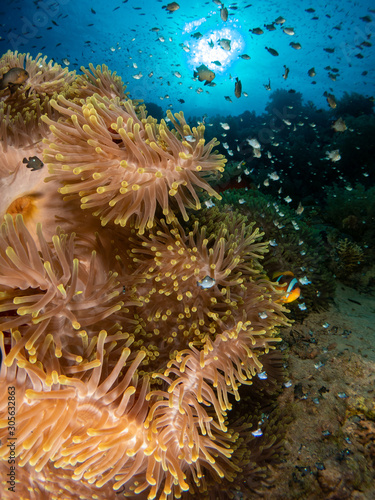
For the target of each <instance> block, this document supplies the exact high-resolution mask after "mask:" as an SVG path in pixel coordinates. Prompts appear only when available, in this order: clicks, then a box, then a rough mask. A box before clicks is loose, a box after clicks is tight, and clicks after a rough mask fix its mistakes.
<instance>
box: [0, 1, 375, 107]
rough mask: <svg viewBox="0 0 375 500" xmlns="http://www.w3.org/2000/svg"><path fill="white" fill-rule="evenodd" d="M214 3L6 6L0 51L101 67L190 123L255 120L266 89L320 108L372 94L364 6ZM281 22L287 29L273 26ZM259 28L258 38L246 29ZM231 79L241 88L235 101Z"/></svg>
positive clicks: (370, 30) (374, 62) (373, 29)
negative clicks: (206, 75)
mask: <svg viewBox="0 0 375 500" xmlns="http://www.w3.org/2000/svg"><path fill="white" fill-rule="evenodd" d="M219 4H220V2H219V1H206V2H202V1H180V2H179V8H178V9H177V10H175V11H174V12H170V11H169V10H168V9H167V8H163V6H166V5H167V2H165V1H164V0H163V1H162V0H147V1H143V2H140V1H136V0H125V1H121V0H111V1H107V2H103V1H99V0H92V1H89V2H88V1H86V0H81V1H80V2H75V1H73V0H57V1H56V0H40V1H39V0H35V1H33V2H26V1H20V0H13V1H9V2H8V4H7V7H5V6H4V5H3V6H2V8H1V11H0V24H1V40H0V51H1V53H5V52H6V51H7V50H8V49H10V50H13V51H15V50H17V51H19V52H21V53H23V52H29V53H30V54H31V55H32V56H33V57H35V56H36V55H37V54H38V53H43V55H47V59H48V60H49V59H53V60H54V61H56V62H58V63H60V64H61V65H63V66H64V65H68V66H69V69H76V70H77V71H79V68H80V67H81V66H85V67H87V66H88V64H89V63H93V64H94V65H97V64H106V65H107V66H108V67H109V68H110V69H111V70H112V71H116V72H117V73H118V74H119V75H120V76H121V77H122V79H123V81H124V82H125V83H126V84H127V87H128V88H127V90H128V91H129V92H130V95H131V97H133V98H137V99H143V100H144V101H145V102H150V101H152V102H154V103H156V104H158V105H159V106H161V107H162V108H163V110H164V111H165V110H166V109H167V108H171V109H172V110H173V111H180V110H183V111H184V112H185V114H186V115H187V116H189V115H194V116H200V115H203V114H208V115H212V114H216V113H218V112H220V113H221V114H222V115H228V114H231V115H238V114H240V113H243V112H244V111H245V110H250V111H255V112H257V113H261V112H263V111H264V107H265V105H266V103H267V100H268V98H269V95H270V90H267V88H266V86H267V85H268V86H269V87H270V89H271V91H274V90H276V89H285V90H288V91H294V90H295V91H298V92H301V93H302V94H303V98H304V100H305V102H308V101H312V102H313V103H314V104H315V105H316V106H317V107H322V108H325V109H326V108H327V107H328V105H327V102H326V99H325V97H324V95H323V94H324V93H325V92H327V93H332V94H334V95H335V97H336V98H337V99H339V98H340V97H341V96H342V95H343V93H344V92H345V91H347V92H357V93H360V94H363V95H365V96H368V97H371V96H373V95H374V94H375V78H374V72H375V51H374V47H373V46H372V36H373V35H374V33H375V6H374V4H373V2H372V1H371V0H360V1H353V0H346V1H342V2H327V1H326V0H324V1H323V0H315V1H314V2H312V1H307V0H305V1H300V2H293V1H290V0H289V1H283V2H280V1H267V2H264V1H262V2H260V1H254V0H253V1H252V2H251V0H249V1H238V2H232V3H225V4H221V5H219ZM224 7H225V8H227V10H228V18H227V20H226V21H224V20H222V17H225V16H221V9H222V8H224ZM279 17H282V18H284V19H285V22H283V23H282V24H278V23H275V20H276V19H277V18H279ZM265 25H267V26H268V27H266V26H265ZM272 26H273V27H274V28H275V29H273V28H272ZM256 28H261V30H262V31H263V33H262V34H255V33H254V32H252V31H249V30H254V29H256ZM285 28H289V30H285ZM290 28H292V30H290ZM284 30H285V31H289V34H287V33H286V32H285V31H284ZM290 33H294V34H290ZM222 39H225V40H229V41H230V50H225V49H224V48H222V47H221V46H220V43H219V40H222ZM291 43H295V44H300V46H301V48H300V49H298V48H293V47H292V46H291V45H290V44H291ZM266 47H268V48H269V49H273V50H274V51H276V53H278V55H272V53H270V52H269V51H268V50H267V49H266ZM271 52H272V51H271ZM244 54H246V55H248V56H249V57H250V59H247V58H246V59H245V58H242V57H240V56H241V55H244ZM202 64H204V65H206V66H207V67H208V68H209V69H210V70H212V71H214V73H215V78H214V80H213V82H212V83H213V84H215V86H209V85H204V81H202V82H200V81H198V80H197V79H196V78H195V79H194V71H195V70H196V68H197V67H199V66H200V65H202ZM312 68H314V70H315V71H314V72H315V73H316V75H315V76H313V77H311V76H309V75H308V71H309V70H311V69H312ZM287 70H288V74H287V75H286V71H287ZM285 76H287V78H285ZM236 78H238V79H239V80H240V81H241V83H242V95H241V97H239V98H237V97H236V96H235V94H234V89H235V80H236Z"/></svg>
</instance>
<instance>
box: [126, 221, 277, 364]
mask: <svg viewBox="0 0 375 500" xmlns="http://www.w3.org/2000/svg"><path fill="white" fill-rule="evenodd" d="M243 219H244V220H241V219H239V220H238V222H236V220H235V218H232V219H231V220H229V218H227V220H226V221H221V223H220V222H218V223H217V224H216V231H214V232H210V231H209V230H208V229H207V228H206V227H204V226H202V227H200V226H199V225H198V223H197V222H195V224H194V225H193V226H194V227H193V229H192V230H191V231H189V232H185V231H184V229H183V228H182V226H181V225H180V224H179V223H177V222H176V221H175V222H174V223H172V224H171V225H167V224H166V222H165V221H164V220H161V221H160V222H159V223H158V224H157V225H156V227H155V228H153V229H152V230H150V231H147V232H146V234H145V235H143V236H140V235H139V236H138V237H137V238H134V237H132V238H130V240H129V242H130V249H129V254H130V255H131V256H133V269H134V272H133V273H132V275H131V276H129V278H128V283H129V288H131V290H130V296H131V297H134V298H136V299H138V300H140V301H141V302H142V303H143V304H144V306H145V307H143V308H141V309H137V310H136V311H135V316H134V319H136V320H137V321H138V324H135V325H134V327H133V328H134V330H131V331H130V332H131V333H132V334H133V335H134V336H135V338H136V342H138V343H139V344H138V345H139V346H142V349H145V350H146V351H149V356H150V359H149V361H150V366H151V367H152V366H155V364H154V362H153V360H155V356H157V358H156V359H157V363H158V365H159V366H164V365H165V363H166V362H167V361H168V360H169V359H170V358H173V357H174V356H175V355H176V353H177V352H178V351H180V350H181V349H184V348H186V347H187V346H188V344H189V343H190V342H194V345H196V346H202V345H203V344H204V342H205V339H206V338H207V336H208V337H209V338H211V339H214V338H215V337H216V335H217V334H218V333H220V332H222V331H223V330H225V329H228V328H229V329H230V328H233V326H234V325H235V324H236V323H237V322H238V321H240V320H241V321H246V320H249V321H250V320H251V322H252V325H253V328H254V330H256V329H257V327H259V329H261V330H262V329H264V328H265V324H266V322H267V321H269V318H268V319H267V321H266V322H264V321H262V320H261V318H260V316H259V313H260V312H264V314H265V318H267V317H268V316H267V311H268V310H277V311H278V314H279V313H280V316H279V318H278V319H279V321H281V322H282V321H283V319H282V314H281V310H282V308H281V307H280V306H279V305H277V304H276V303H275V302H274V301H276V300H277V298H278V296H277V294H276V293H275V292H272V288H271V285H270V282H269V280H267V279H265V278H264V276H262V274H261V271H262V268H261V265H260V263H259V260H260V259H262V258H263V254H264V253H265V252H266V251H267V245H266V244H265V243H263V242H260V241H259V240H260V237H261V233H260V232H259V230H258V229H254V228H253V224H249V223H246V221H245V218H243ZM214 225H215V224H214ZM244 318H245V319H244ZM163 332H165V333H164V334H163ZM150 349H151V350H150Z"/></svg>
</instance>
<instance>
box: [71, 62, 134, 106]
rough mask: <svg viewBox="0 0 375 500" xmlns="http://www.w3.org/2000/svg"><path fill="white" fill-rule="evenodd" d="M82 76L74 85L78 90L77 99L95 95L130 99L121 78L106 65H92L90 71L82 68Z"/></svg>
mask: <svg viewBox="0 0 375 500" xmlns="http://www.w3.org/2000/svg"><path fill="white" fill-rule="evenodd" d="M81 71H82V73H83V74H82V75H78V76H77V79H76V81H75V83H74V88H75V89H76V99H77V98H79V99H86V98H87V97H89V96H93V95H94V94H99V95H100V96H101V97H108V99H115V98H116V97H118V98H119V99H120V100H124V99H125V100H126V99H128V98H129V97H128V93H125V89H126V86H125V85H124V83H123V81H122V79H121V76H119V75H117V74H116V71H114V72H112V71H111V70H109V69H108V67H107V66H106V65H105V64H102V65H101V66H100V65H98V66H96V68H95V66H94V65H93V64H92V63H90V64H89V69H88V68H84V67H81Z"/></svg>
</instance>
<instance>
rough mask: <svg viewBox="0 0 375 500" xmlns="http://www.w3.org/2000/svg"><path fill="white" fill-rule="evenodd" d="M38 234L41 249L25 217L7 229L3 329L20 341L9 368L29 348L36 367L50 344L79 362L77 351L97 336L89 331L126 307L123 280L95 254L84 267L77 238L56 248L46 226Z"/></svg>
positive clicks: (1, 246) (0, 281)
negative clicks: (45, 233) (45, 232)
mask: <svg viewBox="0 0 375 500" xmlns="http://www.w3.org/2000/svg"><path fill="white" fill-rule="evenodd" d="M36 233H37V234H36V238H35V239H37V240H38V246H37V245H36V243H35V241H34V237H35V236H34V237H32V235H31V234H30V232H29V231H28V230H27V229H26V226H25V225H24V223H23V219H22V217H21V216H20V215H17V217H16V223H15V225H14V223H13V219H12V217H11V216H10V215H9V214H8V215H6V216H5V222H4V224H3V225H2V227H1V237H0V271H1V274H0V287H1V296H0V311H1V312H2V316H1V318H0V328H1V329H2V330H3V331H6V330H10V331H11V332H12V337H13V339H16V342H15V343H14V345H12V348H11V350H10V352H9V354H8V356H7V358H6V360H4V363H5V364H6V365H7V366H11V365H12V363H13V360H14V359H15V358H16V357H17V355H18V354H19V353H20V352H21V350H22V349H24V348H25V349H26V350H27V351H28V353H29V356H30V357H31V359H32V360H33V362H34V363H35V362H36V361H37V359H38V356H39V355H40V352H43V351H44V350H45V349H47V348H49V346H50V344H51V345H52V346H53V348H54V353H55V356H56V357H57V358H61V357H63V359H64V360H66V359H75V358H76V353H75V350H76V349H77V347H76V345H77V344H78V345H79V346H82V345H83V344H84V343H85V342H88V341H89V339H90V336H91V337H92V336H93V334H91V333H90V330H89V327H90V326H91V325H94V324H96V323H98V322H100V321H102V320H104V319H105V318H107V317H108V316H110V315H111V314H113V312H115V311H118V310H119V309H121V307H122V306H123V305H124V304H123V302H122V301H121V300H119V295H120V292H121V291H122V286H121V285H120V283H119V282H118V281H117V280H116V278H117V274H116V273H111V272H108V271H107V270H106V269H103V266H102V265H101V262H100V260H99V259H98V258H97V257H96V253H95V252H93V253H92V256H91V259H90V262H89V263H87V262H81V261H80V260H79V259H78V258H77V256H76V255H75V251H74V235H70V236H69V235H64V234H61V235H60V236H58V235H55V236H54V237H53V238H52V243H53V247H52V248H51V247H50V246H49V245H48V244H47V242H46V241H45V239H44V237H43V234H42V231H41V226H40V225H38V226H37V230H36ZM38 247H39V251H38ZM94 270H95V272H94ZM93 308H95V312H94V311H93ZM113 323H114V322H113ZM47 339H48V341H47ZM78 356H79V355H78Z"/></svg>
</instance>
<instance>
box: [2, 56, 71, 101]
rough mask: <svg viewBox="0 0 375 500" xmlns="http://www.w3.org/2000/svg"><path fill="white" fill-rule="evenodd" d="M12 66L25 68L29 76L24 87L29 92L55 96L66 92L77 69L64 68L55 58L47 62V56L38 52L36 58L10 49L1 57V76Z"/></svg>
mask: <svg viewBox="0 0 375 500" xmlns="http://www.w3.org/2000/svg"><path fill="white" fill-rule="evenodd" d="M11 68H24V69H25V70H26V71H27V72H28V74H29V77H28V79H27V80H26V82H25V84H24V86H23V88H24V90H25V91H26V90H28V93H29V94H38V95H39V96H44V95H47V96H50V97H51V96H53V95H54V94H61V93H64V92H65V91H66V90H67V89H68V88H69V86H70V85H71V84H72V83H73V81H74V80H75V77H76V74H75V71H69V69H68V68H62V67H61V66H60V64H57V63H55V62H54V61H53V60H50V61H48V62H47V56H42V54H38V55H37V56H36V58H35V59H34V58H33V57H32V56H31V55H30V54H20V53H18V52H17V51H16V52H12V51H10V50H8V52H7V53H6V54H4V55H3V56H2V57H1V58H0V76H2V75H3V74H4V73H6V72H7V71H8V70H9V69H11Z"/></svg>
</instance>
